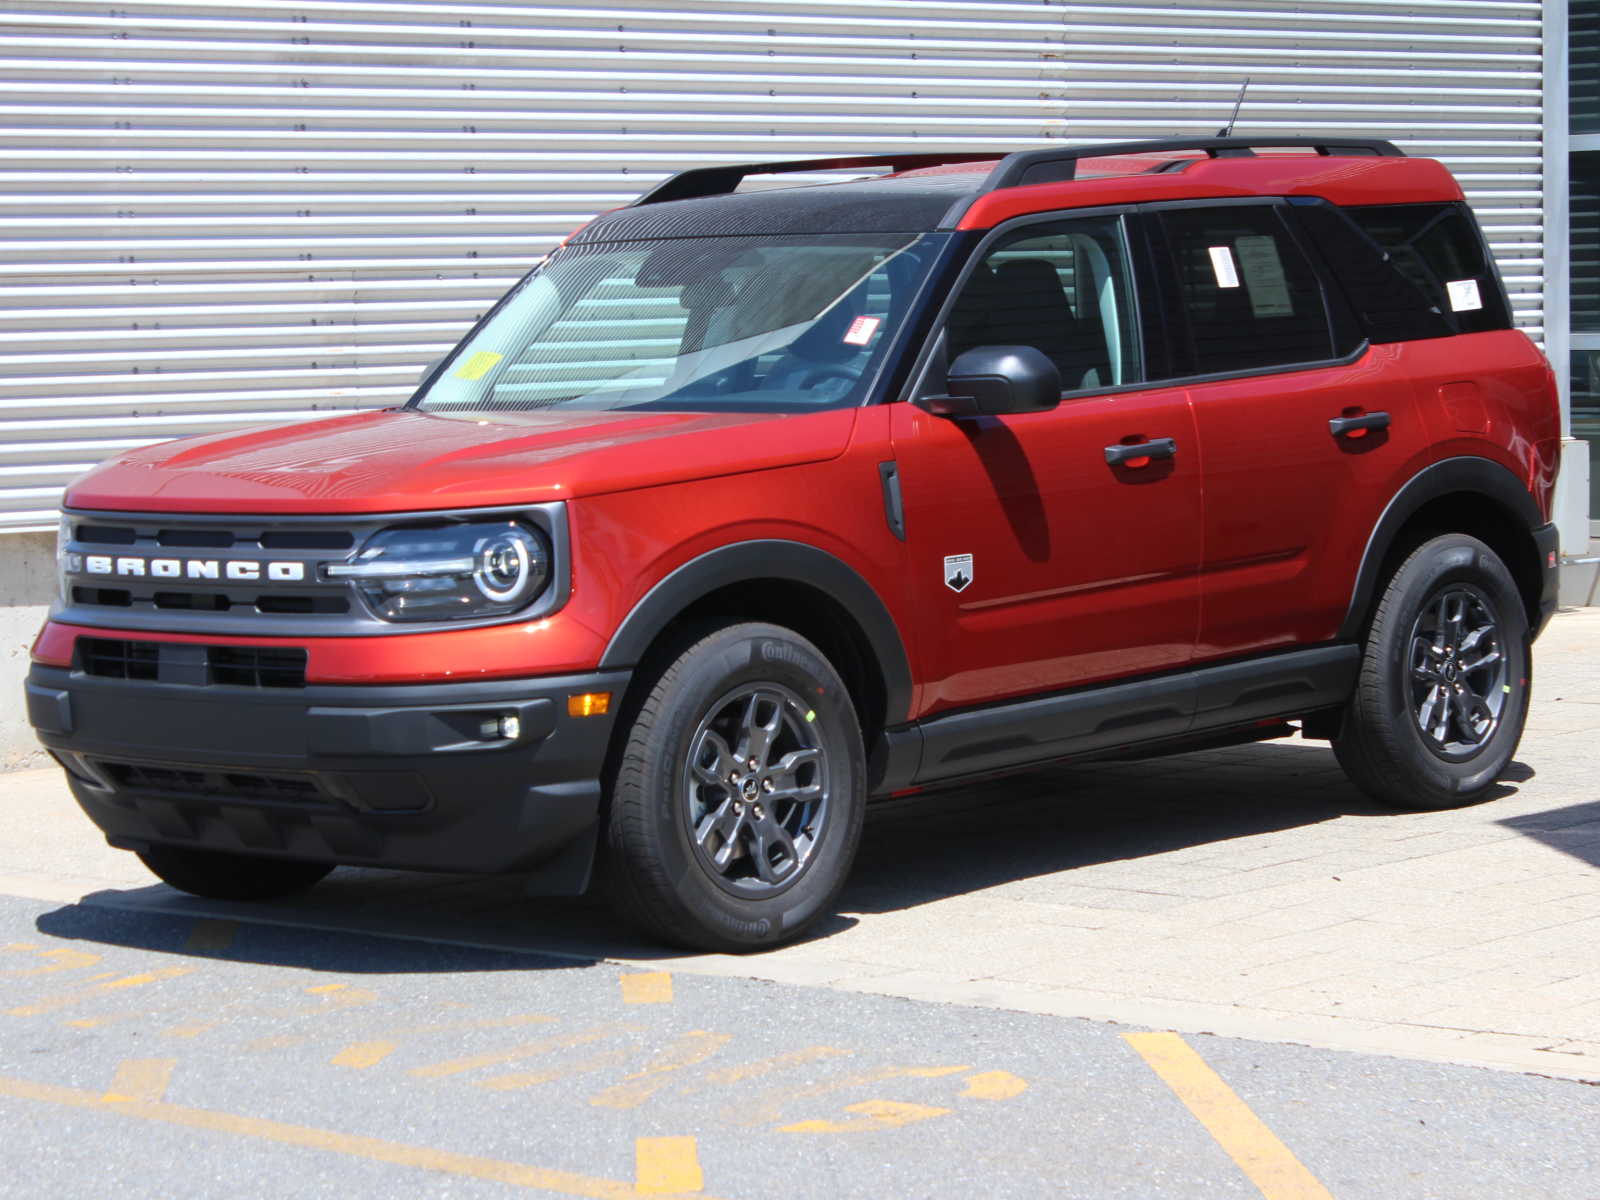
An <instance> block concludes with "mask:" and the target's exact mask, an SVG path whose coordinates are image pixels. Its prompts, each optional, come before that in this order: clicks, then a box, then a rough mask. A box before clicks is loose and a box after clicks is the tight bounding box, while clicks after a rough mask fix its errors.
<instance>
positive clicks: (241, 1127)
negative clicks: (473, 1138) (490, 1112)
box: [0, 1076, 709, 1200]
mask: <svg viewBox="0 0 1600 1200" xmlns="http://www.w3.org/2000/svg"><path fill="white" fill-rule="evenodd" d="M0 1096H5V1097H8V1098H10V1099H14V1100H34V1101H37V1102H39V1103H42V1104H59V1105H64V1106H67V1107H69V1108H87V1109H97V1110H99V1111H100V1112H103V1113H106V1114H115V1115H117V1116H122V1117H132V1118H137V1119H139V1120H142V1121H157V1122H160V1123H162V1124H166V1125H179V1126H183V1127H186V1128H189V1129H204V1130H208V1131H210V1132H213V1133H227V1134H232V1135H234V1136H236V1137H249V1138H257V1139H259V1140H261V1141H266V1142H276V1143H278V1144H279V1145H285V1146H300V1147H304V1148H306V1149H310V1150H326V1151H329V1152H331V1153H334V1154H344V1155H348V1156H350V1157H352V1158H364V1159H367V1160H369V1161H372V1162H384V1163H391V1164H394V1165H396V1166H402V1167H419V1168H422V1169H423V1170H428V1171H438V1172H441V1173H443V1174H447V1175H458V1176H463V1177H466V1178H470V1179H487V1180H490V1181H492V1182H496V1183H509V1184H512V1185H514V1186H517V1187H526V1188H539V1189H543V1190H544V1191H547V1192H556V1193H558V1194H560V1195H563V1196H589V1197H593V1198H594V1200H631V1198H634V1197H637V1196H638V1194H639V1193H638V1190H637V1189H636V1188H635V1187H634V1185H633V1184H631V1183H625V1182H623V1181H622V1180H620V1179H604V1178H600V1177H598V1176H594V1175H582V1174H579V1173H578V1172H576V1171H557V1170H551V1169H549V1168H546V1167H530V1166H527V1165H526V1164H523V1163H513V1162H503V1161H501V1160H499V1159H493V1158H479V1157H477V1156H476V1155H471V1154H455V1153H452V1152H451V1151H449V1150H436V1149H433V1148H432V1147H429V1146H412V1145H407V1144H406V1143H404V1142H391V1141H387V1140H385V1139H383V1138H373V1137H362V1136H359V1135H357V1134H350V1133H338V1132H335V1131H334V1130H331V1129H316V1128H313V1127H311V1126H308V1125H290V1124H287V1123H285V1122H282V1121H268V1120H264V1119H262V1118H260V1117H245V1116H240V1115H238V1114H236V1113H225V1112H215V1111H212V1110H209V1109H203V1108H186V1107H184V1106H182V1105H178V1104H168V1103H166V1102H165V1101H146V1100H126V1101H116V1102H113V1103H109V1104H108V1103H107V1102H106V1101H105V1100H104V1099H103V1098H102V1097H101V1095H100V1094H99V1093H97V1092H86V1091H81V1090H80V1089H78V1088H68V1087H58V1086H56V1085H54V1084H48V1083H30V1082H28V1081H26V1080H22V1079H9V1078H6V1077H4V1076H0ZM707 1200H709V1198H707Z"/></svg>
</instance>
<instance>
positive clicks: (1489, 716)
mask: <svg viewBox="0 0 1600 1200" xmlns="http://www.w3.org/2000/svg"><path fill="white" fill-rule="evenodd" d="M1456 702H1457V705H1456V707H1457V720H1456V723H1457V724H1458V725H1459V726H1460V727H1461V732H1462V733H1463V734H1465V735H1466V740H1467V741H1469V742H1479V741H1482V740H1483V735H1484V734H1485V733H1486V732H1488V730H1489V728H1490V726H1492V725H1493V724H1494V713H1492V712H1491V711H1489V706H1488V705H1487V704H1486V703H1484V699H1483V697H1482V696H1480V695H1478V694H1477V693H1476V692H1464V693H1461V694H1460V695H1458V696H1457V697H1456Z"/></svg>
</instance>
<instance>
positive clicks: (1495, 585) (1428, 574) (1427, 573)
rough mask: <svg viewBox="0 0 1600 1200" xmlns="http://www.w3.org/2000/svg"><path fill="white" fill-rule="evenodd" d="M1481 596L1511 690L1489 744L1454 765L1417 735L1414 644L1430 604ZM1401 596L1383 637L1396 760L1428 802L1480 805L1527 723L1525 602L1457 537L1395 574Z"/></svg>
mask: <svg viewBox="0 0 1600 1200" xmlns="http://www.w3.org/2000/svg"><path fill="white" fill-rule="evenodd" d="M1459 583H1465V584H1470V585H1471V586H1473V587H1475V588H1477V589H1478V590H1479V591H1481V592H1483V593H1484V595H1485V596H1487V597H1488V598H1489V600H1490V601H1491V602H1492V603H1493V605H1494V608H1495V615H1496V617H1497V618H1498V619H1499V627H1500V634H1501V642H1502V650H1501V652H1502V653H1503V654H1504V655H1505V656H1506V659H1507V664H1508V670H1507V675H1506V680H1505V685H1506V686H1507V687H1509V688H1510V689H1511V691H1510V694H1509V695H1507V696H1506V700H1505V704H1504V706H1503V708H1502V710H1501V715H1500V721H1499V724H1498V725H1497V726H1496V728H1495V731H1494V733H1493V734H1492V735H1490V737H1489V740H1488V741H1487V742H1486V743H1484V745H1483V746H1482V747H1481V748H1480V749H1479V751H1478V752H1477V753H1476V754H1474V755H1473V756H1472V757H1471V758H1468V759H1464V760H1461V761H1458V762H1451V761H1449V760H1447V759H1444V758H1441V757H1440V756H1439V755H1437V754H1435V753H1434V752H1433V751H1432V750H1431V749H1430V748H1429V746H1428V744H1427V742H1426V741H1425V740H1424V736H1423V733H1422V731H1421V730H1420V729H1419V728H1418V727H1417V722H1416V717H1415V715H1414V714H1413V712H1412V709H1411V703H1412V701H1411V681H1410V669H1411V668H1410V650H1411V647H1410V641H1411V631H1412V630H1413V628H1415V626H1416V622H1417V619H1418V618H1419V617H1420V616H1421V614H1422V612H1423V610H1424V608H1425V607H1426V605H1427V604H1428V602H1429V601H1430V600H1431V599H1432V598H1433V597H1435V596H1437V594H1438V592H1439V591H1440V590H1441V589H1442V588H1445V587H1448V586H1450V585H1451V584H1459ZM1390 586H1391V587H1395V588H1397V589H1398V590H1399V591H1400V595H1401V600H1400V603H1399V604H1398V605H1397V606H1395V608H1394V609H1393V610H1392V611H1391V612H1390V614H1389V619H1388V621H1387V622H1386V623H1385V626H1384V628H1383V629H1382V630H1381V631H1379V638H1378V643H1379V644H1378V645H1377V646H1375V647H1374V649H1375V650H1376V651H1377V653H1378V655H1379V656H1380V657H1379V659H1378V663H1377V666H1378V669H1379V670H1380V671H1381V672H1382V686H1383V699H1384V717H1385V719H1386V721H1387V724H1388V730H1387V731H1386V732H1387V733H1388V735H1389V736H1388V738H1386V740H1388V741H1389V742H1390V745H1391V747H1392V749H1393V750H1394V751H1395V752H1396V754H1397V756H1398V757H1400V758H1401V760H1402V761H1403V762H1404V763H1405V764H1406V765H1407V766H1409V767H1411V768H1412V770H1411V772H1410V773H1411V774H1412V777H1413V778H1414V779H1417V780H1418V781H1419V782H1420V783H1421V784H1422V786H1423V787H1424V788H1426V789H1427V790H1429V791H1430V792H1432V793H1434V795H1433V796H1431V797H1430V800H1433V801H1435V802H1437V801H1440V800H1443V801H1445V802H1447V803H1455V804H1465V803H1471V802H1472V801H1473V800H1474V799H1477V798H1480V796H1481V794H1482V793H1484V792H1486V791H1487V790H1488V789H1489V788H1490V787H1491V786H1493V784H1494V782H1495V781H1496V780H1497V779H1498V778H1499V777H1500V775H1501V773H1502V772H1503V771H1504V770H1505V768H1506V766H1507V765H1508V764H1509V763H1510V761H1511V756H1512V755H1513V754H1514V753H1515V752H1516V749H1517V743H1518V742H1519V741H1520V740H1521V737H1522V727H1523V724H1524V721H1525V720H1526V717H1527V711H1528V699H1529V679H1530V675H1531V671H1530V664H1531V657H1530V655H1531V644H1530V642H1529V638H1528V621H1527V614H1526V613H1525V611H1524V609H1523V603H1522V597H1521V595H1520V594H1519V593H1518V591H1517V588H1516V584H1515V583H1514V582H1513V581H1512V578H1511V574H1510V572H1509V571H1507V570H1506V567H1505V565H1504V564H1503V563H1502V562H1501V561H1500V559H1499V558H1498V557H1497V556H1496V555H1495V553H1494V552H1493V551H1492V550H1490V549H1489V547H1488V546H1486V545H1484V544H1483V543H1482V542H1480V541H1478V540H1477V539H1476V538H1471V537H1467V536H1466V535H1454V536H1448V537H1441V538H1437V539H1435V540H1434V541H1432V542H1429V543H1427V544H1426V545H1425V546H1423V547H1422V548H1421V550H1420V551H1419V552H1418V553H1417V554H1416V555H1414V556H1413V557H1412V558H1411V559H1410V560H1409V561H1408V562H1407V563H1406V564H1405V566H1403V567H1402V568H1401V570H1400V571H1399V572H1398V573H1397V574H1396V576H1395V579H1394V582H1393V583H1392V584H1391V585H1390Z"/></svg>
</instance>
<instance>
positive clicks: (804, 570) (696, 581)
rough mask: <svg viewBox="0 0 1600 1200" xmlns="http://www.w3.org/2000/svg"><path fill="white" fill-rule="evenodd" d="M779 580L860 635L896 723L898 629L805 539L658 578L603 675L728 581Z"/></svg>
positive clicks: (620, 631) (902, 710)
mask: <svg viewBox="0 0 1600 1200" xmlns="http://www.w3.org/2000/svg"><path fill="white" fill-rule="evenodd" d="M755 579H782V580H788V581H791V582H794V583H802V584H806V585H808V586H810V587H814V588H817V589H818V590H820V591H824V592H826V593H827V594H828V595H829V596H830V597H831V598H832V599H834V600H836V601H837V602H838V603H839V604H840V605H842V606H843V607H844V609H845V611H847V612H848V613H849V614H850V615H851V617H853V618H854V619H855V622H856V624H857V626H858V627H859V628H860V629H861V631H862V633H863V634H864V635H865V636H866V639H867V642H868V644H869V645H870V646H871V647H872V652H873V654H874V655H875V656H876V657H877V660H878V667H879V669H880V670H881V671H882V672H883V685H884V699H885V704H884V723H885V724H886V725H899V724H901V723H903V722H904V721H906V720H907V719H908V717H909V714H910V711H911V664H910V660H909V659H908V658H907V657H906V649H905V643H904V642H902V641H901V639H900V630H899V629H898V627H896V625H895V623H894V618H893V617H892V616H890V615H889V609H888V608H887V607H886V606H885V605H884V603H883V601H882V600H881V599H879V597H878V593H877V592H876V591H874V590H873V587H872V585H871V584H870V583H868V582H867V581H866V580H865V579H863V578H862V577H861V575H860V574H858V573H857V572H856V570H855V569H854V568H853V567H851V566H850V565H849V564H847V563H845V562H844V561H843V560H842V559H839V558H836V557H834V556H833V555H832V554H829V553H828V552H827V551H825V550H819V549H817V547H815V546H810V545H807V544H806V543H804V542H791V541H784V540H779V539H776V538H774V539H764V540H760V541H751V542H734V543H732V544H730V545H727V546H719V547H717V549H715V550H708V551H707V552H706V553H704V554H702V555H700V556H699V557H697V558H692V559H690V560H689V561H688V562H686V563H684V564H683V565H682V566H679V567H677V568H675V569H674V570H673V571H672V572H671V573H670V574H668V575H667V576H666V577H665V578H663V579H661V580H660V581H659V582H657V583H656V584H655V586H654V587H652V588H651V589H650V590H649V591H648V592H646V593H645V594H644V596H643V598H642V599H640V601H639V602H638V603H637V604H635V605H634V606H633V610H632V611H631V612H630V613H628V615H627V616H626V617H624V618H623V620H622V623H621V624H620V625H619V626H618V627H617V631H616V633H614V634H613V635H612V637H611V641H610V643H609V644H608V645H607V646H606V650H605V653H604V654H603V655H602V656H601V658H600V669H601V670H612V669H625V668H628V667H633V666H636V665H637V664H638V663H639V661H640V659H642V658H643V657H644V655H645V652H646V651H647V650H648V649H649V647H650V644H651V643H652V642H653V641H655V639H656V636H657V635H658V634H659V633H660V632H661V631H662V630H663V629H664V628H666V626H667V624H668V623H669V622H670V621H672V620H673V618H675V617H676V616H677V615H678V614H679V613H681V612H683V610H684V609H686V608H688V607H689V606H690V605H691V604H693V603H694V602H695V601H697V600H700V599H702V598H704V597H706V596H709V595H710V594H711V593H712V592H714V591H717V590H718V589H720V588H724V587H727V586H729V585H730V584H736V583H744V582H746V581H749V580H755Z"/></svg>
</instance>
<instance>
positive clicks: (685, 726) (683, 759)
mask: <svg viewBox="0 0 1600 1200" xmlns="http://www.w3.org/2000/svg"><path fill="white" fill-rule="evenodd" d="M624 736H625V737H626V742H625V744H624V745H623V747H622V750H621V753H620V755H619V756H618V759H617V763H616V768H615V772H614V776H613V779H612V785H611V806H610V814H609V818H608V826H607V838H606V841H607V861H606V869H605V875H606V882H607V888H608V890H609V892H610V894H611V899H612V903H613V905H614V906H615V908H616V909H617V911H618V913H619V914H620V915H621V916H622V917H623V918H624V919H626V920H628V921H629V922H631V923H632V924H634V925H636V926H638V927H639V928H640V929H642V930H643V931H645V932H646V933H648V934H650V935H651V936H652V937H655V938H657V939H659V940H661V941H664V942H668V943H671V944H672V945H675V946H680V947H685V948H689V949H694V950H713V951H731V952H744V951H751V950H764V949H767V948H769V947H772V946H777V945H780V944H782V943H783V942H787V941H790V940H792V939H794V938H796V937H798V936H799V935H800V934H801V933H803V932H804V931H805V930H806V929H807V928H809V927H810V926H811V925H812V924H813V923H814V922H815V921H816V920H817V919H818V918H819V917H822V916H823V915H825V914H826V913H827V912H828V911H829V910H830V909H831V907H832V905H833V902H834V899H835V898H836V897H837V896H838V894H839V889H840V888H841V887H843V886H844V881H845V878H846V876H848V875H849V872H850V867H851V864H852V862H853V861H854V860H855V855H856V848H857V846H858V845H859V844H860V841H861V821H862V816H863V813H864V811H865V808H866V762H865V755H864V753H863V750H862V744H861V728H860V725H859V723H858V721H857V719H856V712H855V707H854V705H853V703H852V702H851V699H850V695H849V693H848V692H847V691H846V690H845V686H844V683H843V682H842V681H841V680H840V678H839V675H838V672H836V671H835V670H834V669H833V666H832V664H830V663H829V662H828V660H827V659H826V658H824V657H823V655H822V653H821V652H820V651H819V650H818V649H817V648H816V647H815V646H813V645H812V644H811V643H810V642H808V641H806V640H805V639H804V638H802V637H800V636H799V635H798V634H796V633H794V632H792V631H790V630H787V629H782V628H780V627H778V626H776V625H766V624H757V623H748V624H739V625H731V626H727V627H725V628H722V629H718V630H716V631H714V632H712V633H711V634H709V635H708V636H704V637H701V638H700V639H699V640H697V641H695V642H694V643H693V644H692V645H690V646H689V647H688V648H687V649H686V650H684V651H683V652H682V653H681V654H679V655H677V656H676V658H675V659H674V660H673V661H672V662H671V663H670V664H669V665H667V666H666V668H665V669H664V670H663V671H662V672H661V674H660V675H659V676H657V677H656V678H655V680H654V682H653V683H650V684H649V691H648V692H647V693H645V695H644V698H643V700H642V701H641V702H640V704H639V706H638V708H637V711H636V712H635V714H634V716H633V720H632V724H631V725H630V726H629V727H628V728H627V729H626V731H625V735H624Z"/></svg>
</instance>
